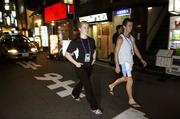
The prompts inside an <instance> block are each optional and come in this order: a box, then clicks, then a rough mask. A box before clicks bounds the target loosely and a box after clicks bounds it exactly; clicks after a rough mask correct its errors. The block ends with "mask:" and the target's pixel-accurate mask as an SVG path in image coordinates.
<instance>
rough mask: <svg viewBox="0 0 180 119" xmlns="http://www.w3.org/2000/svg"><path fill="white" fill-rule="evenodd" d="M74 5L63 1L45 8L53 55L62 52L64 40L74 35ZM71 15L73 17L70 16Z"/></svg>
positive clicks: (50, 49) (50, 50) (51, 53)
mask: <svg viewBox="0 0 180 119" xmlns="http://www.w3.org/2000/svg"><path fill="white" fill-rule="evenodd" d="M73 14H74V6H73V5H71V4H64V3H61V2H58V3H55V4H53V5H51V6H48V7H46V8H45V11H44V16H45V23H46V25H47V27H48V33H49V53H50V56H52V57H57V56H59V55H61V54H62V52H63V51H62V50H63V46H64V45H63V42H64V40H70V39H72V37H73V28H74V25H73V19H72V16H73ZM70 17H71V18H70Z"/></svg>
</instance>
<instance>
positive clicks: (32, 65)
mask: <svg viewBox="0 0 180 119" xmlns="http://www.w3.org/2000/svg"><path fill="white" fill-rule="evenodd" d="M16 64H19V65H20V66H22V67H23V68H26V69H28V68H31V69H33V70H37V68H38V67H41V65H38V64H36V63H34V62H32V61H28V62H26V61H22V62H16Z"/></svg>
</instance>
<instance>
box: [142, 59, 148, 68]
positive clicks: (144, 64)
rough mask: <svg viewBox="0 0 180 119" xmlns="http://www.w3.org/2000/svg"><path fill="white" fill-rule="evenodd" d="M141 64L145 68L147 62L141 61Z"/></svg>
mask: <svg viewBox="0 0 180 119" xmlns="http://www.w3.org/2000/svg"><path fill="white" fill-rule="evenodd" d="M141 63H142V64H143V67H146V66H147V62H146V61H145V60H143V59H141Z"/></svg>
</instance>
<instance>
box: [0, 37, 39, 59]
mask: <svg viewBox="0 0 180 119" xmlns="http://www.w3.org/2000/svg"><path fill="white" fill-rule="evenodd" d="M37 53H38V49H37V47H36V46H35V44H34V43H32V42H31V41H30V40H29V39H28V38H27V37H26V36H23V35H7V34H5V35H3V36H1V38H0V55H1V56H5V57H8V58H11V59H19V58H30V59H34V58H36V57H37Z"/></svg>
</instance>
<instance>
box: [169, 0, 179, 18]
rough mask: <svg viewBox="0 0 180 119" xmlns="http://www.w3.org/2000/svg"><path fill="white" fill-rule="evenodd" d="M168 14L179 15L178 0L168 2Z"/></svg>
mask: <svg viewBox="0 0 180 119" xmlns="http://www.w3.org/2000/svg"><path fill="white" fill-rule="evenodd" d="M169 12H170V13H172V14H176V15H177V14H180V0H169Z"/></svg>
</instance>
